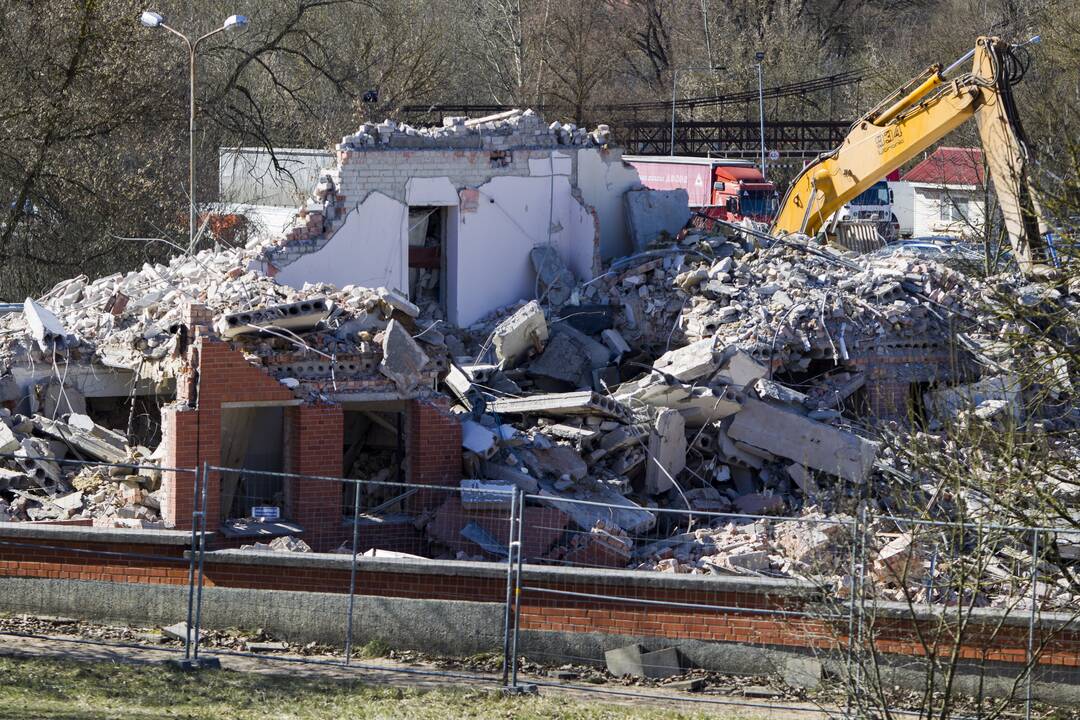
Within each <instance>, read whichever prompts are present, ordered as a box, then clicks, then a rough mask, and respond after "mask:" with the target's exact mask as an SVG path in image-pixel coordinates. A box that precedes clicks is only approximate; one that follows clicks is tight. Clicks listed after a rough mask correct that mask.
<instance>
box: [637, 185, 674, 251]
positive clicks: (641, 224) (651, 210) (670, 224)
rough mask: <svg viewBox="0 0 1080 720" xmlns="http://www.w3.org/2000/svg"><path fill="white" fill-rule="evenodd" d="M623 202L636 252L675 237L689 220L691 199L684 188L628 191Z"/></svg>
mask: <svg viewBox="0 0 1080 720" xmlns="http://www.w3.org/2000/svg"><path fill="white" fill-rule="evenodd" d="M623 201H624V202H625V203H626V220H627V224H628V225H629V229H630V239H631V241H632V243H633V247H634V249H635V250H639V251H640V250H644V249H645V248H646V247H648V246H649V245H650V244H651V243H653V242H655V241H656V240H657V239H671V238H674V237H675V236H676V235H677V234H678V232H679V231H680V230H682V229H683V227H685V225H686V221H687V220H689V219H690V196H689V194H688V193H687V192H686V190H684V189H681V188H680V189H678V190H649V189H647V188H642V189H639V190H628V191H627V192H626V194H625V195H623Z"/></svg>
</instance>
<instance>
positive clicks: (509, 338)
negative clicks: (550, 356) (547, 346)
mask: <svg viewBox="0 0 1080 720" xmlns="http://www.w3.org/2000/svg"><path fill="white" fill-rule="evenodd" d="M547 339H548V325H547V319H546V318H545V317H544V311H543V310H542V309H541V308H540V303H538V302H536V301H535V300H533V301H532V302H529V303H528V304H526V305H525V306H524V307H522V308H521V309H520V310H518V311H517V312H516V313H514V314H513V315H511V316H510V317H509V318H507V319H506V321H505V322H503V323H501V324H500V325H499V326H498V327H497V328H495V332H494V335H493V337H492V345H493V346H494V348H495V357H496V358H498V361H499V367H500V368H502V369H509V368H512V367H515V366H517V365H518V363H520V362H521V361H522V360H524V359H526V358H527V357H528V356H529V355H530V354H533V353H537V352H540V351H541V350H542V349H543V347H544V343H546V342H547Z"/></svg>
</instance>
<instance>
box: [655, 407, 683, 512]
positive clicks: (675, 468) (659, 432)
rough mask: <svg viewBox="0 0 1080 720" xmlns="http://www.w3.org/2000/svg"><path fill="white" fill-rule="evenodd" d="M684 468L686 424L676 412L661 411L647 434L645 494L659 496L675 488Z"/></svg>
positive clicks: (665, 409)
mask: <svg viewBox="0 0 1080 720" xmlns="http://www.w3.org/2000/svg"><path fill="white" fill-rule="evenodd" d="M685 467H686V422H685V421H684V420H683V416H682V415H680V414H679V413H678V411H676V410H669V409H667V408H663V409H661V410H660V411H659V412H658V413H657V414H656V422H655V424H654V425H653V431H652V433H651V434H650V435H649V460H648V464H647V465H646V468H645V492H647V493H649V494H652V495H658V494H660V493H662V492H665V491H667V490H669V489H671V488H672V487H674V486H675V478H676V477H678V475H679V473H681V472H682V471H683V468H685Z"/></svg>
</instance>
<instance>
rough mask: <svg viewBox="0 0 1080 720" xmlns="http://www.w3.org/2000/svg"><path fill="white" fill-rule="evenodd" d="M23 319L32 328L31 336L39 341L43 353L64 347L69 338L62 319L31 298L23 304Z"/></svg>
mask: <svg viewBox="0 0 1080 720" xmlns="http://www.w3.org/2000/svg"><path fill="white" fill-rule="evenodd" d="M23 317H24V318H25V319H26V324H27V326H28V327H29V328H30V334H31V335H32V336H33V338H34V340H36V341H37V344H38V347H40V348H41V350H42V352H46V351H48V350H50V349H52V350H55V349H56V346H57V345H59V346H60V347H61V348H62V347H64V345H65V343H66V342H67V337H68V335H67V330H65V329H64V325H63V323H61V322H60V319H59V318H57V317H56V316H55V315H53V314H52V313H51V312H49V310H47V309H46V308H44V307H42V306H41V305H38V304H37V303H36V302H34V301H33V300H31V299H30V298H26V302H25V303H24V304H23Z"/></svg>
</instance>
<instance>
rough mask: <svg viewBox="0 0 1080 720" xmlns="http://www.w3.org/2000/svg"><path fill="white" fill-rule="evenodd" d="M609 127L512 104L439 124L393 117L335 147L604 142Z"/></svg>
mask: <svg viewBox="0 0 1080 720" xmlns="http://www.w3.org/2000/svg"><path fill="white" fill-rule="evenodd" d="M609 139H610V129H609V128H608V126H606V125H600V126H598V127H597V128H596V129H595V130H593V131H591V132H590V131H588V130H586V129H585V128H579V127H578V126H577V125H575V124H573V123H560V122H558V121H555V122H553V123H551V124H550V125H548V126H545V125H544V121H543V119H542V118H541V117H540V116H539V115H537V114H536V113H535V112H534V111H533V110H529V109H525V110H521V109H515V110H508V111H506V112H501V113H496V114H494V115H488V116H486V117H479V118H465V117H444V118H443V124H442V126H441V127H440V126H435V127H414V126H412V125H409V124H407V123H399V122H395V121H394V120H390V119H387V120H383V121H382V122H381V123H373V122H368V123H364V124H363V125H361V126H360V128H359V129H358V130H357V131H356V132H355V133H353V134H352V135H346V136H345V137H343V138H341V143H340V144H339V145H338V146H337V149H338V150H362V149H365V148H372V147H385V148H425V147H429V148H441V149H446V148H454V147H457V148H462V149H476V148H477V147H480V148H483V149H490V150H502V149H506V148H511V147H520V146H524V147H556V146H559V145H586V146H587V145H600V146H603V145H606V144H607V143H608V141H609Z"/></svg>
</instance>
